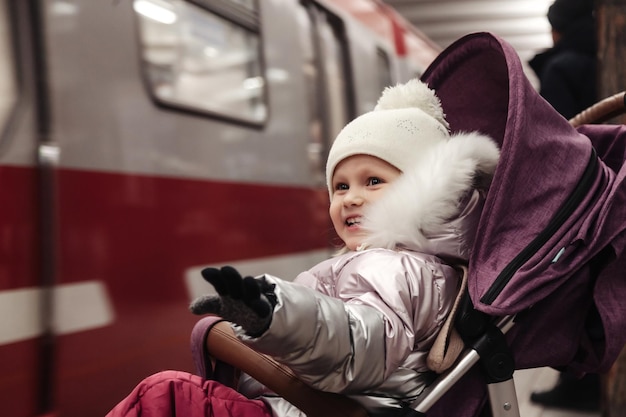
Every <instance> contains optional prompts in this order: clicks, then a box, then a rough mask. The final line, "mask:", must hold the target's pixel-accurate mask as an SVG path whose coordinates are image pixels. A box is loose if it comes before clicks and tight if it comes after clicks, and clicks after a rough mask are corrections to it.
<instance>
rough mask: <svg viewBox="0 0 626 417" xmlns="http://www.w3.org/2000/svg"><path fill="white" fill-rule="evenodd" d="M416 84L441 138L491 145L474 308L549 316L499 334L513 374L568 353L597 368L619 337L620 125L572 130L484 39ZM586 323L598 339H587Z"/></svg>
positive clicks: (443, 58)
mask: <svg viewBox="0 0 626 417" xmlns="http://www.w3.org/2000/svg"><path fill="white" fill-rule="evenodd" d="M422 78H423V80H424V81H425V82H426V83H428V85H429V86H430V87H431V88H434V89H435V90H436V91H437V94H438V96H439V97H440V99H441V103H442V106H443V109H444V112H445V113H446V117H447V119H448V121H449V122H450V126H451V129H452V131H453V132H459V131H465V132H467V131H480V132H482V133H484V134H488V135H490V136H491V137H492V138H494V139H495V140H496V141H497V142H498V143H499V145H500V147H501V153H502V154H501V159H500V162H499V165H498V167H497V169H496V172H495V176H494V180H493V183H492V185H491V188H490V190H489V193H488V195H487V200H486V203H485V208H484V211H483V214H482V216H481V219H480V224H479V226H478V233H477V236H478V238H477V241H476V243H475V245H474V248H473V254H472V257H471V260H470V265H469V282H468V288H469V292H470V296H471V299H472V301H473V303H474V305H475V308H476V309H478V310H480V311H483V312H485V313H487V314H489V315H492V316H503V315H511V314H517V313H520V312H522V311H523V312H524V314H525V316H526V317H531V318H533V320H537V321H545V320H555V321H554V322H552V323H544V324H541V325H538V324H537V323H534V324H533V325H532V327H528V326H527V327H526V329H525V331H526V332H528V336H527V337H521V334H520V332H517V333H515V332H513V335H512V336H510V338H512V339H514V340H515V343H516V344H518V345H520V346H519V347H522V348H525V349H526V350H525V351H524V352H518V353H517V357H516V360H517V362H518V364H519V365H520V367H529V366H565V365H571V364H572V362H573V361H574V359H575V357H576V360H577V361H579V365H578V367H577V366H574V367H577V368H578V369H579V370H587V371H590V370H595V369H598V368H607V367H608V366H610V364H611V363H612V361H613V360H614V359H615V357H616V356H617V354H618V353H619V351H620V349H621V348H622V346H623V345H624V343H625V341H626V303H623V302H622V300H623V299H624V298H625V297H626V277H625V276H624V272H623V271H624V270H625V268H626V260H625V258H626V257H625V256H624V243H625V236H626V232H625V229H626V205H625V202H626V184H625V182H624V176H625V174H626V168H625V167H624V166H623V163H624V159H625V156H626V149H625V147H626V128H625V127H624V126H622V125H618V126H617V125H586V126H582V127H580V128H578V129H575V128H574V127H572V126H571V125H570V124H569V122H568V121H567V120H566V119H565V118H563V117H562V116H561V115H560V114H559V113H558V112H556V111H555V110H554V109H553V108H552V106H551V105H550V104H548V103H547V102H546V101H545V100H544V99H543V98H542V97H541V96H540V95H539V94H538V93H537V92H536V91H535V89H534V88H533V87H532V85H531V84H530V82H529V81H528V79H527V78H526V76H525V75H524V72H523V70H522V65H521V62H520V59H519V57H518V55H517V53H516V52H515V51H514V49H513V48H512V47H511V46H510V45H509V44H507V43H506V42H504V41H503V40H502V39H500V38H498V37H497V36H494V35H492V34H489V33H476V34H472V35H468V36H465V37H464V38H462V39H460V40H458V41H457V42H455V43H454V44H453V45H451V46H450V47H448V48H447V49H446V50H445V51H443V52H442V53H441V54H440V55H439V56H438V57H437V59H436V60H435V61H434V62H433V63H432V64H431V66H430V67H429V68H428V70H427V71H426V72H425V74H424V76H423V77H422ZM589 82H594V80H589ZM530 307H532V308H530ZM529 312H531V313H529ZM597 313H599V314H597ZM591 316H594V317H599V318H600V319H601V320H600V321H598V323H601V324H599V325H597V326H600V327H601V328H602V330H604V335H606V337H607V339H608V338H609V336H610V338H611V339H610V340H604V339H603V337H604V336H603V335H602V336H599V337H600V338H602V339H603V340H602V342H601V343H599V342H598V343H596V342H597V340H596V341H593V342H589V341H588V340H587V339H588V338H589V336H588V334H587V333H588V329H586V328H585V326H584V323H585V321H587V322H589V320H590V317H591ZM597 326H596V327H597ZM523 327H524V326H522V328H523ZM600 334H602V332H601V331H600ZM537 338H545V339H543V341H545V343H544V344H542V346H540V349H538V347H537V340H541V339H537ZM532 339H534V340H532ZM533 343H534V345H533ZM517 348H518V347H515V348H514V350H516V351H517ZM540 350H541V351H540Z"/></svg>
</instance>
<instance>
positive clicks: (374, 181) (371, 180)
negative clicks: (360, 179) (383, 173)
mask: <svg viewBox="0 0 626 417" xmlns="http://www.w3.org/2000/svg"><path fill="white" fill-rule="evenodd" d="M384 182H385V181H383V180H382V179H380V178H378V177H370V178H368V179H367V185H380V184H382V183H384Z"/></svg>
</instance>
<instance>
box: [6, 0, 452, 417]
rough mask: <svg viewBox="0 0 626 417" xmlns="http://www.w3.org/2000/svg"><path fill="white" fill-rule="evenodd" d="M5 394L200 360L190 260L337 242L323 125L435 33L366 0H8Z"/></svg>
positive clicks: (68, 414)
mask: <svg viewBox="0 0 626 417" xmlns="http://www.w3.org/2000/svg"><path fill="white" fill-rule="evenodd" d="M0 31H1V33H0V92H1V94H0V311H1V312H2V314H0V370H1V372H0V415H2V416H11V417H33V416H40V417H43V416H62V417H85V416H97V415H101V416H102V415H104V414H106V413H107V412H108V410H110V409H111V408H112V407H113V406H114V405H115V404H116V403H117V402H119V401H120V400H121V399H122V398H123V397H124V396H126V395H127V394H128V393H130V391H131V390H132V388H133V387H134V386H135V385H136V384H137V383H138V382H139V381H140V380H141V379H143V378H144V377H146V376H148V375H150V374H152V373H155V372H158V371H160V370H164V369H179V370H185V371H193V365H192V358H191V354H190V350H189V337H190V332H191V329H192V327H193V324H194V323H195V322H196V320H197V319H198V318H197V317H195V316H193V315H192V314H191V313H190V312H189V311H188V307H187V306H188V304H189V301H190V300H191V299H193V298H194V297H195V296H197V295H199V294H202V293H204V292H208V291H210V290H211V288H210V286H209V285H208V284H206V283H203V281H202V278H201V276H200V274H199V271H200V269H202V268H203V267H206V266H210V265H215V266H219V265H225V264H230V265H233V266H235V267H237V268H239V269H240V271H241V272H242V273H244V274H253V275H256V274H260V273H263V272H268V273H272V274H275V275H277V276H280V277H283V278H287V279H289V278H293V277H295V275H296V274H297V273H298V272H300V271H302V270H305V269H307V268H308V267H310V266H312V265H313V264H315V263H316V262H318V261H320V260H321V259H324V258H326V257H327V256H329V254H331V253H332V250H333V245H334V244H335V242H334V236H333V234H332V227H331V223H330V221H329V219H328V212H327V206H328V192H327V190H326V188H325V182H324V163H325V157H326V152H327V149H328V146H329V144H330V142H331V141H332V138H333V137H334V136H335V135H336V134H337V132H338V131H339V130H340V129H341V127H342V126H343V125H344V124H345V123H347V122H348V121H349V120H350V119H352V118H354V117H355V116H357V115H359V114H361V113H363V112H366V111H369V110H371V109H372V108H373V106H374V105H375V103H376V100H377V98H378V96H379V95H380V92H381V91H382V89H383V88H384V87H385V86H387V85H392V84H395V83H397V82H403V81H406V80H408V79H410V78H413V77H416V76H419V75H420V74H421V72H422V71H423V70H424V69H425V68H426V67H427V66H428V64H429V63H430V62H431V61H432V60H433V59H434V58H435V56H436V55H437V54H438V53H439V52H440V48H439V47H438V46H437V45H435V44H434V43H433V42H432V41H431V40H429V39H428V38H427V37H426V36H424V34H423V33H421V32H420V31H419V30H418V29H416V28H414V27H411V26H410V25H409V24H408V23H407V21H406V20H404V19H402V18H401V16H399V15H398V14H397V13H396V12H395V11H394V10H393V9H391V8H389V7H388V6H386V5H385V4H383V3H382V2H381V1H378V0H318V1H313V0H262V1H261V0H99V1H93V0H1V1H0Z"/></svg>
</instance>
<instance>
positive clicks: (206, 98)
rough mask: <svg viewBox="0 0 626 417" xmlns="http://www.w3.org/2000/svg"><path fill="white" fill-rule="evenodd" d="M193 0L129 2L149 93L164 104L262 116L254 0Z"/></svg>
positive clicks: (250, 118) (262, 84)
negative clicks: (134, 14)
mask: <svg viewBox="0 0 626 417" xmlns="http://www.w3.org/2000/svg"><path fill="white" fill-rule="evenodd" d="M193 3H194V4H191V3H190V2H187V1H183V0H135V1H134V3H133V8H134V10H135V12H136V15H137V16H138V19H139V35H140V39H141V45H142V47H143V51H142V58H143V62H144V71H145V73H146V76H147V79H148V81H149V87H150V88H151V91H152V94H153V95H154V97H155V98H156V100H158V101H159V102H161V103H163V104H166V105H172V106H175V107H180V108H184V109H189V110H196V111H201V112H208V113H210V114H217V115H219V116H223V117H227V118H232V119H237V120H243V121H247V122H251V123H262V122H264V121H265V119H266V117H267V104H266V100H265V96H266V94H265V88H266V86H265V79H264V77H263V72H262V64H261V54H260V35H259V32H258V23H255V20H254V12H255V2H254V0H213V1H211V2H207V1H200V0H195V1H193ZM205 3H206V4H205ZM218 6H219V7H218ZM209 7H211V10H209ZM213 9H215V10H213ZM218 12H219V13H218ZM238 14H240V15H241V16H242V17H241V19H238V18H237V16H238Z"/></svg>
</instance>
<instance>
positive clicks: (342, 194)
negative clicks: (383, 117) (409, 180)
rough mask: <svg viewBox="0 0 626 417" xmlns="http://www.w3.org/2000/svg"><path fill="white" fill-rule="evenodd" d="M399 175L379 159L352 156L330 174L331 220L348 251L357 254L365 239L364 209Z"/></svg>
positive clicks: (395, 169) (396, 170) (366, 156)
mask: <svg viewBox="0 0 626 417" xmlns="http://www.w3.org/2000/svg"><path fill="white" fill-rule="evenodd" d="M401 173H402V172H401V171H400V170H399V169H397V168H396V167H394V166H393V165H390V164H388V163H387V162H385V161H383V160H382V159H379V158H376V157H374V156H369V155H354V156H351V157H349V158H346V159H344V160H343V161H341V162H340V163H339V164H338V165H337V168H335V172H334V174H333V180H332V187H333V193H332V196H331V200H330V209H329V213H330V218H331V220H332V222H333V226H334V227H335V231H336V232H337V234H338V235H339V237H340V238H341V240H343V242H344V243H345V244H346V246H347V247H348V249H351V250H356V248H357V247H358V246H359V245H360V244H361V242H362V240H363V238H364V237H365V232H364V231H363V230H362V229H361V218H362V216H363V212H364V209H365V207H366V206H367V205H368V204H370V203H372V202H374V201H376V200H378V199H379V198H380V197H381V196H382V195H383V194H384V191H385V189H386V188H387V187H388V186H389V183H391V182H393V181H394V180H395V179H396V178H398V177H399V176H400V175H401Z"/></svg>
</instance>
